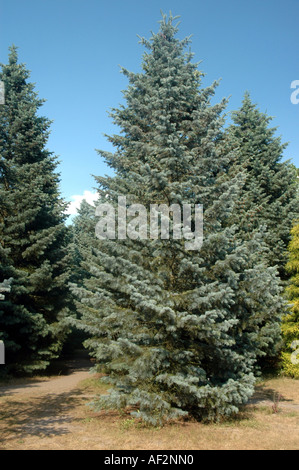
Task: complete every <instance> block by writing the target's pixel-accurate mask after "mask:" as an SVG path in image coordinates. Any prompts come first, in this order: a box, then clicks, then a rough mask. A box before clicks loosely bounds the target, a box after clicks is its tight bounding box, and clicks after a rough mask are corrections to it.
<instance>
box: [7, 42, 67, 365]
mask: <svg viewBox="0 0 299 470" xmlns="http://www.w3.org/2000/svg"><path fill="white" fill-rule="evenodd" d="M28 78H29V72H28V71H27V70H26V67H25V65H24V64H19V63H18V57H17V49H16V47H14V46H13V47H11V48H10V54H9V62H8V64H7V65H2V71H1V74H0V79H1V80H2V81H3V82H4V86H5V104H4V105H2V106H0V158H1V175H0V177H1V180H0V210H1V213H0V243H1V248H2V249H3V250H5V252H6V256H7V258H8V264H10V265H11V266H12V268H13V271H14V272H13V278H14V280H13V283H12V291H11V294H10V295H9V302H1V305H0V331H1V335H2V336H3V339H4V341H5V345H6V359H7V363H6V369H7V370H8V371H11V372H13V371H14V372H26V373H31V372H34V371H36V370H41V369H44V368H46V367H47V366H48V365H49V363H50V361H51V360H52V359H53V358H56V357H57V356H58V354H59V352H60V350H61V347H62V343H63V341H64V337H65V334H66V331H67V326H66V316H67V315H68V310H69V302H70V301H69V295H68V289H67V283H68V279H69V265H68V254H67V245H68V236H69V235H68V229H67V228H66V226H65V224H64V221H65V215H64V211H65V208H66V204H65V202H64V201H63V200H62V199H61V197H60V194H59V175H58V173H57V172H56V170H57V159H56V157H55V156H54V155H53V154H52V153H51V152H49V151H48V150H47V148H46V145H47V140H48V136H49V127H50V121H49V120H48V119H47V118H45V117H42V116H40V115H39V110H40V107H41V106H42V104H43V100H41V99H39V98H38V96H37V93H36V92H35V91H34V85H33V84H32V83H30V82H29V81H28ZM0 281H1V279H0Z"/></svg>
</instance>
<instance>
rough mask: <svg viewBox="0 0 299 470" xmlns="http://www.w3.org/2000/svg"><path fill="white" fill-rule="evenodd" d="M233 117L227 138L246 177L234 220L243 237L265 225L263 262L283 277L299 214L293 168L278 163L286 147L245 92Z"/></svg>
mask: <svg viewBox="0 0 299 470" xmlns="http://www.w3.org/2000/svg"><path fill="white" fill-rule="evenodd" d="M233 121H234V124H233V125H232V126H230V128H229V136H230V138H231V139H232V141H233V144H234V146H235V148H236V149H238V150H237V151H236V160H235V164H236V165H237V166H239V167H241V168H242V169H243V170H245V172H246V179H245V184H244V186H243V188H242V191H241V194H240V199H239V202H238V204H237V205H236V208H235V211H234V217H233V220H232V222H234V223H236V224H237V225H238V227H239V229H240V231H241V233H242V235H243V236H245V238H248V237H250V236H251V234H252V233H253V231H254V230H255V229H257V228H259V227H261V226H264V227H265V241H266V243H267V246H268V253H267V256H266V260H267V262H268V263H269V264H270V265H271V266H274V265H277V266H278V268H279V272H280V275H281V277H282V278H286V277H287V276H286V273H285V269H284V266H285V264H286V261H287V246H288V243H289V241H290V230H291V228H292V223H293V221H294V220H295V219H296V218H297V217H298V216H299V200H298V191H297V184H296V171H295V168H294V166H293V165H292V164H290V162H288V161H285V162H283V161H282V158H283V151H284V149H285V148H286V145H283V144H282V143H281V139H280V137H276V136H275V133H276V130H277V129H276V128H270V127H269V123H270V122H271V118H270V117H269V116H267V115H266V114H264V113H261V112H260V111H259V110H258V109H257V107H256V105H254V104H253V103H252V101H251V99H250V96H249V94H248V93H246V94H245V97H244V100H243V103H242V106H241V108H240V109H239V110H238V111H236V112H234V113H233Z"/></svg>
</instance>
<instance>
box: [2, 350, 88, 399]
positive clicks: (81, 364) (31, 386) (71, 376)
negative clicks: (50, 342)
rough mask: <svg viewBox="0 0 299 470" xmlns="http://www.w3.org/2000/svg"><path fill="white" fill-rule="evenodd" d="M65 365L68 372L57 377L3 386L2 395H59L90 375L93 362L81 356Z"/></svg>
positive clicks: (71, 389) (70, 389)
mask: <svg viewBox="0 0 299 470" xmlns="http://www.w3.org/2000/svg"><path fill="white" fill-rule="evenodd" d="M64 366H66V368H67V374H66V375H62V376H59V377H56V378H47V379H44V380H42V379H40V380H37V381H34V380H33V381H32V382H29V383H28V382H26V383H24V384H22V383H20V384H18V385H15V384H14V385H9V386H4V387H3V386H1V385H0V397H3V396H9V397H13V396H16V397H17V396H18V395H22V396H26V395H29V396H31V397H32V396H35V395H38V396H39V397H41V396H42V395H59V394H61V393H68V392H72V391H73V390H74V389H75V388H76V386H77V385H78V383H79V382H81V381H82V380H84V379H87V378H89V377H90V372H89V371H90V368H91V367H92V364H91V362H90V361H89V359H87V358H82V357H80V356H77V357H75V358H74V359H71V360H68V361H67V362H66V363H65V364H64Z"/></svg>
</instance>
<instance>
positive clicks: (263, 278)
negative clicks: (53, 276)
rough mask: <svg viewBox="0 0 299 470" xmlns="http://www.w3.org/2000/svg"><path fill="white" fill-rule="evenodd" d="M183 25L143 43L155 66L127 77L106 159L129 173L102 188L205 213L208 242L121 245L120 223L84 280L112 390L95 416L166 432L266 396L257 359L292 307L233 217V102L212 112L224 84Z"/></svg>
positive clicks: (92, 332) (92, 341) (92, 343)
mask: <svg viewBox="0 0 299 470" xmlns="http://www.w3.org/2000/svg"><path fill="white" fill-rule="evenodd" d="M175 21H176V19H175V18H173V17H172V16H171V15H170V17H169V18H167V17H166V16H164V15H163V17H162V20H161V22H160V30H159V32H158V33H152V37H151V38H150V39H149V40H147V39H144V38H141V43H142V44H143V45H144V46H145V48H146V53H145V54H144V56H143V63H142V72H140V73H131V72H129V71H127V70H126V69H123V73H124V74H125V76H126V77H127V78H128V80H129V85H128V88H127V89H126V91H125V92H124V98H125V104H124V105H121V106H120V107H119V108H118V109H113V110H112V117H113V120H114V123H115V124H116V125H117V126H119V128H120V129H121V132H120V133H119V134H118V135H112V136H110V137H108V139H109V141H110V142H111V143H112V144H113V145H114V147H115V153H109V152H99V153H100V154H101V155H102V156H103V157H104V158H105V160H106V162H107V163H108V165H110V166H111V168H112V169H113V170H114V171H115V176H113V177H98V178H97V181H98V184H99V196H100V198H102V199H103V200H105V201H106V202H108V203H109V204H111V205H113V206H115V207H116V206H117V201H118V196H120V195H122V196H126V197H127V204H128V206H129V205H130V204H132V203H139V204H142V205H143V206H144V207H145V208H146V209H147V213H149V210H150V205H151V204H163V203H164V204H165V205H167V207H169V206H170V205H171V204H178V205H179V206H180V207H182V204H183V203H186V204H190V205H194V206H195V205H197V204H200V205H202V207H203V214H204V219H203V220H204V232H203V233H204V238H203V245H202V247H201V249H200V250H188V249H187V248H186V244H185V242H186V240H184V239H183V238H182V239H175V238H174V237H171V236H170V238H169V239H168V240H167V239H162V237H161V236H160V237H158V238H157V239H150V238H149V233H147V235H148V238H147V239H142V238H141V237H140V236H138V234H137V235H136V237H135V239H131V238H129V237H127V238H126V239H119V238H118V237H117V229H118V227H119V226H117V227H116V238H115V239H114V240H113V239H110V240H109V239H106V240H105V239H104V240H97V239H96V237H95V235H93V237H90V240H91V241H90V244H91V245H90V246H91V250H90V253H89V255H88V256H87V257H86V259H85V260H84V262H83V265H84V267H85V269H88V271H89V274H90V276H89V278H88V279H86V281H85V283H84V286H80V285H78V286H73V290H74V292H75V293H76V295H77V297H78V299H79V301H78V310H79V311H80V315H81V319H80V321H79V327H80V328H82V329H84V330H85V331H86V332H87V333H88V335H89V339H88V340H87V341H86V347H87V348H88V349H89V350H90V353H91V355H92V356H93V357H94V358H95V360H96V363H97V370H98V371H100V372H102V373H103V374H104V375H105V380H106V381H107V382H109V383H110V384H111V391H110V393H109V394H108V395H106V396H100V397H98V399H96V400H95V402H94V406H95V408H96V409H102V408H115V409H127V410H129V411H130V412H131V413H132V414H133V416H136V417H139V418H141V419H143V420H144V421H146V422H149V423H153V424H156V423H162V422H164V421H165V420H168V419H171V418H176V417H180V416H191V417H194V418H196V419H198V420H212V419H217V418H218V417H220V416H227V415H231V414H233V413H235V412H237V411H238V409H239V407H240V406H241V405H242V404H243V403H245V402H247V400H248V398H249V397H250V396H251V395H252V393H253V389H254V383H255V372H256V369H255V367H256V362H257V358H258V357H260V356H262V355H264V354H265V352H266V351H267V350H268V348H272V347H275V344H276V342H277V340H278V338H279V321H280V311H281V309H282V301H281V298H280V287H279V280H278V277H277V271H276V269H275V268H273V267H267V266H266V265H265V264H264V263H263V261H262V253H263V251H264V245H263V242H262V238H261V236H260V235H259V234H256V235H255V236H254V237H253V238H252V239H250V240H245V241H244V240H241V239H240V238H238V237H237V236H236V232H237V229H236V227H235V226H233V225H229V223H228V221H229V220H230V217H231V215H232V213H233V211H234V208H235V203H236V200H238V197H239V196H238V195H239V191H240V187H241V186H242V184H243V175H242V174H241V173H240V174H236V175H235V176H234V177H233V178H231V179H230V180H228V177H227V176H228V175H227V171H228V169H229V168H230V166H231V164H232V162H233V159H234V158H235V157H234V154H233V153H232V152H230V147H229V145H228V144H227V140H226V137H225V136H224V135H223V125H224V118H223V111H224V109H225V107H226V103H227V101H226V100H222V101H221V102H220V103H218V104H213V105H212V104H211V99H212V97H213V96H214V94H215V90H216V87H217V83H216V82H215V83H213V84H212V85H211V86H208V87H206V88H204V87H202V75H203V74H202V73H201V72H199V70H198V64H196V63H193V62H192V58H193V54H192V53H191V52H186V47H187V46H188V44H189V43H190V38H186V39H183V40H180V39H178V38H177V33H178V27H177V25H175ZM192 217H193V218H192V223H193V228H194V226H195V219H194V214H193V216H192ZM131 219H132V217H131ZM172 228H173V229H174V226H173V227H172ZM139 229H140V230H141V229H142V228H141V226H140V227H139ZM136 230H137V229H136ZM137 231H138V230H137ZM132 238H133V237H132Z"/></svg>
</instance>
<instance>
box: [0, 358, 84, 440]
mask: <svg viewBox="0 0 299 470" xmlns="http://www.w3.org/2000/svg"><path fill="white" fill-rule="evenodd" d="M65 366H67V373H66V374H65V375H61V376H58V377H51V378H44V379H37V380H32V381H28V380H27V381H25V382H23V383H22V382H20V383H18V384H13V385H9V386H4V387H3V386H0V445H1V444H2V445H3V443H4V442H7V443H9V441H11V440H12V441H14V440H16V439H18V438H19V439H21V440H22V438H23V437H29V436H32V437H33V436H35V437H47V436H54V435H56V436H59V435H62V434H65V433H70V432H73V431H74V429H75V428H76V412H75V411H76V407H77V406H78V405H82V402H83V401H84V402H87V401H88V396H87V395H86V392H85V390H84V388H83V389H80V388H78V385H79V383H80V382H82V380H84V379H88V378H90V377H92V375H91V374H90V368H91V367H92V364H91V362H90V361H89V359H88V358H82V357H80V356H79V357H75V358H74V359H72V360H69V361H67V363H66V364H64V368H65ZM90 398H91V396H90ZM12 410H14V411H12ZM1 423H3V425H4V426H3V425H2V426H1ZM4 423H5V424H4Z"/></svg>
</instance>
